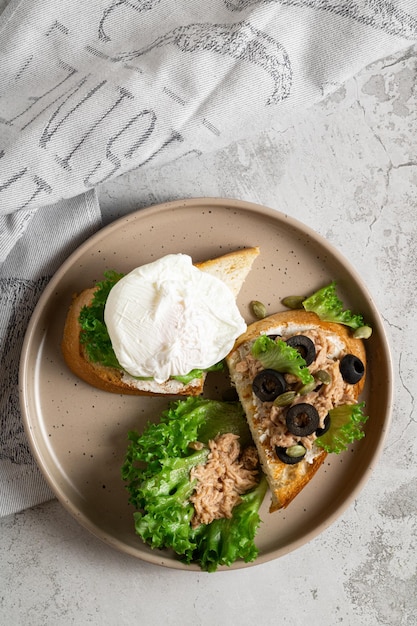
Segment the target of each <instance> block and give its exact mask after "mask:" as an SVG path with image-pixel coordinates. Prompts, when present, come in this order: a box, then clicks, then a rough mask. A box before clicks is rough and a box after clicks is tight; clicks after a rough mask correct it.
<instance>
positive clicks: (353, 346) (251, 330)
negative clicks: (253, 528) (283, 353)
mask: <svg viewBox="0 0 417 626" xmlns="http://www.w3.org/2000/svg"><path fill="white" fill-rule="evenodd" d="M263 334H266V335H280V336H281V337H282V339H284V340H285V339H288V338H289V337H291V336H293V335H299V334H303V335H307V336H309V337H310V338H311V339H313V340H314V343H315V347H316V351H317V358H316V361H317V365H315V363H316V361H315V362H313V363H312V364H311V365H310V367H309V369H310V371H311V372H312V373H313V375H314V372H315V371H317V370H318V369H320V370H322V371H323V370H328V371H329V372H331V374H332V383H331V385H332V386H333V389H331V386H330V385H328V386H326V390H325V391H324V385H323V391H321V390H320V389H319V390H318V391H314V392H311V393H310V394H309V395H308V396H305V397H303V396H301V397H300V400H295V402H297V401H302V402H306V403H311V404H313V406H314V405H315V403H316V407H317V408H319V407H320V413H321V426H322V424H323V422H324V418H325V416H326V415H327V412H328V410H329V409H330V408H333V407H334V406H338V405H339V404H345V403H347V404H354V403H356V401H357V399H358V396H359V394H360V393H361V391H362V389H363V385H364V382H365V375H364V376H363V377H362V378H361V380H360V381H359V382H357V383H355V384H354V385H348V384H347V383H345V382H344V381H343V379H342V377H341V375H340V371H339V361H340V359H341V358H342V357H343V356H344V355H345V354H353V355H355V356H357V357H358V358H359V359H360V360H361V361H362V363H363V364H364V366H365V365H366V355H365V349H364V346H363V342H362V341H361V340H359V339H354V338H353V337H352V333H351V330H350V329H348V328H347V327H346V326H342V325H341V324H334V323H329V322H323V321H321V320H320V319H319V318H318V317H317V315H316V314H315V313H309V312H306V311H304V310H296V311H284V312H282V313H277V314H275V315H272V316H269V317H266V318H264V319H262V320H259V321H257V322H255V323H253V324H251V325H250V326H248V329H247V331H246V333H244V334H243V335H241V336H240V337H239V338H238V339H237V341H236V344H235V346H234V348H233V350H232V351H231V352H230V354H229V355H228V356H227V358H226V361H227V364H228V367H229V371H230V377H231V380H232V383H233V384H234V386H235V387H236V390H237V392H238V395H239V399H240V401H241V403H242V405H243V408H244V410H245V413H246V417H247V420H248V423H249V426H250V429H251V432H252V437H253V439H254V442H255V444H256V447H257V449H258V454H259V458H260V461H261V464H262V468H263V471H264V473H265V474H266V477H267V479H268V483H269V486H270V490H271V506H270V512H273V511H276V510H278V509H281V508H284V507H287V506H288V505H289V504H290V502H291V501H292V500H293V499H294V498H295V497H296V496H297V495H298V494H299V493H300V491H301V490H302V489H303V488H304V487H305V486H306V485H307V483H309V482H310V480H311V479H312V478H313V476H314V475H315V473H316V472H317V470H318V469H319V467H320V466H321V465H322V463H323V461H324V460H325V458H326V456H327V453H326V452H325V451H324V450H323V449H322V448H319V447H318V446H315V445H314V439H315V434H313V435H311V436H310V437H309V438H306V439H304V440H301V443H303V445H304V446H305V447H306V448H307V453H306V455H305V457H304V458H303V460H301V461H299V462H298V463H296V464H294V465H290V464H287V463H284V462H283V461H281V460H280V459H279V458H278V456H277V453H276V446H279V447H287V446H291V445H295V444H296V443H298V442H297V441H295V440H296V439H298V440H300V438H297V437H295V436H294V435H291V434H290V433H288V431H287V430H286V425H285V411H286V408H279V409H278V408H274V409H272V404H273V403H272V402H270V403H263V402H261V401H260V400H259V398H257V396H256V394H255V393H254V392H253V388H252V382H253V378H254V376H255V374H256V372H257V371H259V370H258V367H259V366H260V363H259V362H258V363H256V360H255V359H254V358H253V357H252V356H251V355H250V350H251V346H252V344H253V342H254V341H255V339H256V338H257V337H259V336H260V335H263ZM261 367H262V366H261ZM301 398H302V399H301ZM288 437H289V438H288ZM291 437H292V438H293V439H295V440H294V441H291ZM281 441H282V442H285V443H280V442H281ZM309 447H310V448H309Z"/></svg>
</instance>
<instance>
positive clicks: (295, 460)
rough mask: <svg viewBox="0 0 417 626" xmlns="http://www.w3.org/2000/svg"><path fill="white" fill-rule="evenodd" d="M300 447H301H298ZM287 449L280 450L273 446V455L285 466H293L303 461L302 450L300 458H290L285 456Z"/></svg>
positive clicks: (287, 455)
mask: <svg viewBox="0 0 417 626" xmlns="http://www.w3.org/2000/svg"><path fill="white" fill-rule="evenodd" d="M300 447H302V446H300ZM287 449H288V448H280V447H279V446H275V453H276V455H277V457H278V458H279V460H280V461H282V462H283V463H286V464H287V465H295V464H296V463H299V462H300V461H302V460H303V458H304V457H305V455H306V450H305V448H304V452H303V453H302V454H301V455H300V456H290V455H289V454H287Z"/></svg>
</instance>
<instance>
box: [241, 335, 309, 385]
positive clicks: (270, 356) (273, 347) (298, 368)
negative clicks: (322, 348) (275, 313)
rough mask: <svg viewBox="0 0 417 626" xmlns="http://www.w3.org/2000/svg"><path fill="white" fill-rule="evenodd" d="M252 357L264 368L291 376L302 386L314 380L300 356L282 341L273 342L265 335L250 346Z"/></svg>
mask: <svg viewBox="0 0 417 626" xmlns="http://www.w3.org/2000/svg"><path fill="white" fill-rule="evenodd" d="M252 355H253V356H254V357H255V359H258V360H259V361H260V362H261V363H262V365H263V366H264V367H265V368H271V369H274V370H276V371H277V372H281V373H282V374H293V375H294V376H297V378H299V379H300V380H301V381H302V383H303V384H307V383H309V382H311V381H312V380H314V378H313V376H312V375H311V374H310V371H309V370H308V368H307V364H306V362H305V360H304V359H303V357H302V356H301V354H300V353H299V352H298V350H296V349H295V348H293V347H291V346H289V345H288V344H287V343H285V341H282V339H276V340H273V339H271V338H270V337H268V336H267V335H261V336H260V337H258V338H257V339H255V341H254V343H253V345H252Z"/></svg>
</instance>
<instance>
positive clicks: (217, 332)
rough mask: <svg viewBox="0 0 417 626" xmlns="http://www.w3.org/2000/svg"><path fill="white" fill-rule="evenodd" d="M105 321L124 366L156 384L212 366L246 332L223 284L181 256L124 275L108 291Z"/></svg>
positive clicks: (159, 260)
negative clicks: (151, 379)
mask: <svg viewBox="0 0 417 626" xmlns="http://www.w3.org/2000/svg"><path fill="white" fill-rule="evenodd" d="M104 321H105V324H106V326H107V330H108V332H109V335H110V339H111V342H112V346H113V349H114V352H115V354H116V356H117V359H118V361H119V363H120V365H121V366H122V367H123V369H124V370H126V372H128V373H129V374H130V375H131V376H134V377H139V378H153V379H154V380H155V381H156V382H157V383H163V382H165V381H166V380H168V379H169V378H170V377H171V376H180V375H185V374H188V373H189V372H190V371H191V370H193V369H207V368H209V367H211V366H212V365H214V364H215V363H217V362H219V361H221V360H222V359H223V358H224V357H225V356H226V355H227V354H228V353H229V352H230V350H231V349H232V347H233V344H234V342H235V339H236V338H237V337H238V336H239V335H240V334H242V333H243V332H245V330H246V323H245V321H244V319H243V318H242V316H241V315H240V312H239V309H238V307H237V305H236V301H235V297H234V295H233V293H232V292H231V290H230V289H229V288H228V287H227V285H226V284H225V283H224V282H223V281H221V280H220V279H218V278H216V277H214V276H212V275H210V274H207V273H205V272H204V271H201V270H199V269H198V268H196V267H195V266H194V265H193V263H192V259H191V257H190V256H188V255H185V254H169V255H167V256H164V257H162V258H160V259H158V260H157V261H154V262H152V263H148V264H147V265H143V266H141V267H138V268H136V269H134V270H133V271H131V272H130V273H129V274H127V275H126V276H124V277H123V278H122V279H121V280H120V281H119V282H118V283H116V285H115V286H114V287H113V288H112V289H111V291H110V294H109V296H108V299H107V302H106V306H105V310H104Z"/></svg>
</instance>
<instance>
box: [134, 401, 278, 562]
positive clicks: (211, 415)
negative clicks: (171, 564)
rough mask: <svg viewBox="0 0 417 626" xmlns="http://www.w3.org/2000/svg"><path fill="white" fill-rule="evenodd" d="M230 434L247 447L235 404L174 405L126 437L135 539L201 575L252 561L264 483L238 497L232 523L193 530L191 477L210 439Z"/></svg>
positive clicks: (240, 412)
mask: <svg viewBox="0 0 417 626" xmlns="http://www.w3.org/2000/svg"><path fill="white" fill-rule="evenodd" d="M229 432H233V433H235V434H237V435H239V437H240V442H241V445H242V446H243V447H244V446H246V445H248V444H250V443H252V439H251V435H250V431H249V427H248V425H247V422H246V420H245V417H244V413H243V409H242V406H241V405H240V403H238V402H220V401H216V400H208V399H205V398H201V397H189V398H187V399H186V400H178V401H175V402H172V403H171V404H170V405H169V407H168V409H167V410H166V411H164V412H163V413H162V415H161V417H160V420H159V422H158V423H150V424H148V425H147V427H146V428H145V430H144V432H143V433H142V434H139V433H138V432H136V431H131V432H130V433H129V435H128V438H129V442H130V443H129V446H128V449H127V453H126V458H125V461H124V464H123V467H122V478H123V480H124V481H125V482H126V488H127V490H128V492H129V501H130V503H131V504H133V506H134V507H135V509H136V511H135V513H134V524H135V530H136V532H137V534H138V535H139V536H140V537H141V538H142V539H143V541H145V542H146V543H147V544H148V545H150V546H151V547H152V548H169V549H172V550H174V552H175V553H176V554H177V555H179V557H180V558H181V559H182V560H184V561H185V562H186V563H198V564H199V565H200V567H201V568H202V569H204V570H206V571H215V570H216V569H217V568H218V567H219V566H221V565H231V563H233V562H234V561H235V560H237V559H243V560H244V561H245V562H248V561H252V560H254V559H255V558H256V556H257V554H258V550H257V548H256V545H255V543H254V538H255V534H256V531H257V529H258V527H259V524H260V518H259V514H258V510H259V507H260V505H261V504H262V501H263V498H264V496H265V492H266V482H265V479H264V478H263V477H262V478H261V480H260V482H259V484H258V485H257V486H256V487H255V489H254V490H252V491H251V492H249V493H247V494H244V495H243V496H242V502H241V503H240V504H239V505H237V506H236V507H235V509H234V511H233V517H232V518H231V519H228V520H215V521H213V522H212V523H211V524H208V525H204V524H201V525H200V526H198V527H197V528H193V527H192V526H191V520H192V518H193V515H194V507H193V505H192V503H191V502H190V500H189V498H190V496H191V494H192V493H193V491H194V489H195V483H194V482H193V481H191V479H190V470H191V468H192V467H194V466H195V465H198V464H202V463H205V461H206V459H207V456H208V453H209V449H208V447H207V444H208V442H209V440H210V439H213V438H215V437H216V436H217V435H218V434H224V433H229ZM196 441H199V442H201V443H202V444H204V447H203V448H202V449H201V450H195V449H194V448H193V446H192V445H190V444H193V442H196Z"/></svg>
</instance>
